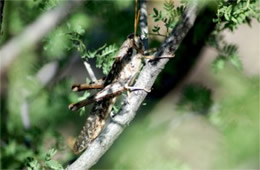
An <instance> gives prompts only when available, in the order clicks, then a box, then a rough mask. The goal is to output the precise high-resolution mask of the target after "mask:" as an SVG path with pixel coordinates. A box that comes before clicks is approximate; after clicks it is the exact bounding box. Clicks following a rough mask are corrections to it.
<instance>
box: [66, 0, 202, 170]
mask: <svg viewBox="0 0 260 170" xmlns="http://www.w3.org/2000/svg"><path fill="white" fill-rule="evenodd" d="M196 15H197V4H196V3H192V4H191V5H190V6H189V8H187V10H185V12H184V14H183V17H182V20H181V21H180V22H179V23H178V24H177V25H176V27H175V29H174V30H173V31H172V32H171V34H170V36H169V37H168V38H167V39H166V40H165V41H164V43H163V44H162V45H161V47H160V48H159V50H158V51H157V52H156V53H155V57H161V56H173V55H174V53H175V51H176V50H177V48H178V46H179V45H180V43H181V41H182V40H183V38H184V37H185V35H186V34H187V32H188V31H189V30H190V28H191V27H192V25H193V24H194V21H195V18H196ZM168 60H169V59H168V58H165V59H161V60H154V61H152V62H149V61H148V62H147V63H146V65H145V66H144V68H143V69H142V71H141V72H140V75H139V77H138V79H137V82H136V83H135V86H137V87H144V88H145V89H151V87H152V85H153V84H154V81H155V79H156V77H157V76H158V74H159V73H160V72H161V71H162V69H163V68H164V65H165V64H166V63H167V62H168ZM146 95H147V93H146V92H145V91H141V90H140V91H135V92H131V94H130V96H129V97H128V100H127V101H128V102H126V104H124V105H123V106H122V108H121V109H120V111H119V113H118V114H116V116H115V117H114V118H113V120H112V121H110V122H109V123H108V125H107V127H106V128H105V129H104V131H103V132H102V133H101V135H100V136H99V137H98V138H97V139H96V140H94V141H93V142H92V143H91V144H90V145H89V147H88V149H87V150H86V151H85V152H84V153H83V154H82V155H81V156H80V157H79V158H78V159H77V160H76V161H75V162H73V163H72V164H71V165H70V166H68V167H67V169H68V170H74V169H77V170H83V169H89V168H90V167H92V166H93V165H94V164H96V163H97V161H98V160H99V159H100V158H101V156H102V155H103V154H104V153H105V152H106V151H107V150H108V149H109V147H110V146H111V145H112V144H113V142H114V141H115V140H116V139H117V137H118V136H119V135H120V134H121V133H122V131H123V130H124V128H125V127H126V126H127V125H128V124H129V123H130V122H131V120H132V119H133V118H134V117H135V115H136V112H137V110H138V108H139V107H140V105H141V103H142V102H143V100H144V99H145V97H146Z"/></svg>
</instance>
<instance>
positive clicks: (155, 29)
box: [152, 26, 160, 32]
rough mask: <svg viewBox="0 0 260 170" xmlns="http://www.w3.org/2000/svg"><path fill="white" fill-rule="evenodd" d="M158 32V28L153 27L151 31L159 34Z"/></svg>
mask: <svg viewBox="0 0 260 170" xmlns="http://www.w3.org/2000/svg"><path fill="white" fill-rule="evenodd" d="M159 30H160V27H159V26H154V27H153V29H152V31H153V32H159Z"/></svg>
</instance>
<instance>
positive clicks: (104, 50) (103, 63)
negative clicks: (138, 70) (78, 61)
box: [83, 44, 118, 75]
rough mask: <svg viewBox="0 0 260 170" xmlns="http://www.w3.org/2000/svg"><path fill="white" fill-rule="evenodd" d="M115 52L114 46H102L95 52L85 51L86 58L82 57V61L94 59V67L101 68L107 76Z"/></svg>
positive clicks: (116, 48) (115, 47) (116, 49)
mask: <svg viewBox="0 0 260 170" xmlns="http://www.w3.org/2000/svg"><path fill="white" fill-rule="evenodd" d="M117 51H118V47H117V46H116V45H115V44H112V45H109V46H107V45H106V44H104V45H103V46H101V47H99V48H98V49H97V50H95V51H86V53H85V55H86V56H83V59H85V60H86V59H87V58H96V67H97V68H102V71H103V73H104V74H105V75H107V74H108V72H109V71H110V69H111V67H112V65H113V62H114V59H115V55H116V53H117Z"/></svg>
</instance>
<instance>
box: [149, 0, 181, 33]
mask: <svg viewBox="0 0 260 170" xmlns="http://www.w3.org/2000/svg"><path fill="white" fill-rule="evenodd" d="M163 9H164V11H160V10H158V9H156V8H153V12H154V14H151V16H152V18H153V21H154V22H155V23H158V22H162V23H163V24H164V26H165V27H166V34H167V35H168V34H169V32H170V31H171V30H172V29H173V28H174V27H175V25H176V24H177V22H178V21H179V18H180V16H181V15H182V14H183V12H184V5H181V6H178V7H175V5H174V2H173V1H172V0H169V1H165V2H164V4H163ZM160 29H161V28H160V27H159V26H158V25H157V26H154V27H153V28H152V31H153V32H154V33H155V34H157V35H161V34H160V32H159V31H160Z"/></svg>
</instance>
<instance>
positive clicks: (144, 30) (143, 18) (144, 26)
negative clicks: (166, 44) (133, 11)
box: [139, 0, 149, 50]
mask: <svg viewBox="0 0 260 170" xmlns="http://www.w3.org/2000/svg"><path fill="white" fill-rule="evenodd" d="M139 3H140V11H141V12H140V21H139V24H140V29H141V39H142V41H143V44H144V49H145V50H148V48H149V46H148V37H147V34H148V22H147V2H146V0H140V1H139Z"/></svg>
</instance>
